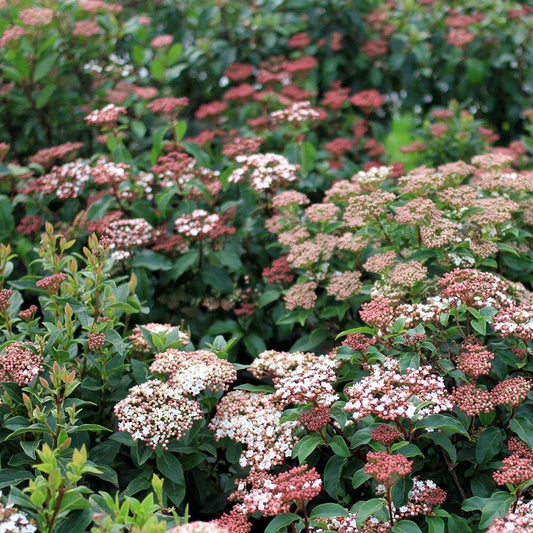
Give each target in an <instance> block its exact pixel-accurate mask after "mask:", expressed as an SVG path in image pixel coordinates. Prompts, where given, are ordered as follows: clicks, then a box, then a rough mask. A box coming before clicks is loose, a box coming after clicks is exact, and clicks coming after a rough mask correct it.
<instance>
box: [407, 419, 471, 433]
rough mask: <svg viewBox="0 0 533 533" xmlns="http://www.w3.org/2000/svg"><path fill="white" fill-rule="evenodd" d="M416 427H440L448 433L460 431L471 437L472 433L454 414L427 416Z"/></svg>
mask: <svg viewBox="0 0 533 533" xmlns="http://www.w3.org/2000/svg"><path fill="white" fill-rule="evenodd" d="M415 428H416V429H421V428H434V429H440V430H442V431H443V432H445V433H447V434H448V435H453V434H454V433H459V434H461V435H464V436H465V437H467V438H468V439H470V435H469V434H468V431H467V429H466V428H465V427H464V426H463V424H461V422H459V420H457V419H456V418H453V417H452V416H448V415H441V414H436V415H429V416H426V417H425V418H423V419H422V420H420V421H419V422H418V423H417V424H416V425H415Z"/></svg>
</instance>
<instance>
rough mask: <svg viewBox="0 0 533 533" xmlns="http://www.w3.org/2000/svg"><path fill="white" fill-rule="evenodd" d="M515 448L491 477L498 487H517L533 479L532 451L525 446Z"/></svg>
mask: <svg viewBox="0 0 533 533" xmlns="http://www.w3.org/2000/svg"><path fill="white" fill-rule="evenodd" d="M510 447H512V446H510ZM517 448H518V449H516V451H515V452H514V453H513V454H511V455H510V456H509V457H506V458H505V459H503V461H502V462H503V465H502V466H501V467H500V468H499V469H498V470H497V471H496V472H494V474H493V475H492V477H493V478H494V481H496V483H497V484H498V485H507V484H508V483H509V484H510V485H514V486H518V485H521V484H522V483H525V482H527V481H530V480H531V479H533V451H532V450H530V449H528V447H527V445H522V446H519V447H517Z"/></svg>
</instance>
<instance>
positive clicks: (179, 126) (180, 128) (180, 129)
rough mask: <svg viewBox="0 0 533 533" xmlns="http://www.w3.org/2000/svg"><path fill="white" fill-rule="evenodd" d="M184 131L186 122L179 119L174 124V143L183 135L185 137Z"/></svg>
mask: <svg viewBox="0 0 533 533" xmlns="http://www.w3.org/2000/svg"><path fill="white" fill-rule="evenodd" d="M186 132H187V122H185V121H184V120H179V121H178V122H177V123H176V125H175V126H174V141H175V142H176V143H179V142H180V141H181V140H182V139H183V137H185V133H186Z"/></svg>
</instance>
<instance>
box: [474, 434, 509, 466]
mask: <svg viewBox="0 0 533 533" xmlns="http://www.w3.org/2000/svg"><path fill="white" fill-rule="evenodd" d="M505 439H506V434H505V431H504V430H503V429H500V428H496V427H488V428H486V429H485V430H484V431H483V433H481V435H480V436H479V438H478V440H477V442H476V462H477V463H478V464H484V463H488V462H489V461H490V460H491V459H492V458H493V457H494V456H495V455H496V454H497V453H499V452H500V451H501V448H502V444H503V442H504V441H505Z"/></svg>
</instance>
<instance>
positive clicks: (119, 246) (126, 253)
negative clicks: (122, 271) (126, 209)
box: [104, 218, 153, 261]
mask: <svg viewBox="0 0 533 533" xmlns="http://www.w3.org/2000/svg"><path fill="white" fill-rule="evenodd" d="M104 234H105V236H106V237H108V238H109V240H110V245H109V247H110V249H111V257H112V258H113V259H115V260H116V261H124V260H125V259H128V258H129V257H131V256H132V254H133V252H134V251H135V249H136V248H137V247H139V246H146V245H147V244H149V243H150V241H151V240H152V236H153V228H152V226H150V224H148V222H146V220H144V218H131V219H124V218H122V219H119V220H113V221H111V222H110V223H109V224H108V226H107V227H106V228H105V230H104Z"/></svg>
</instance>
